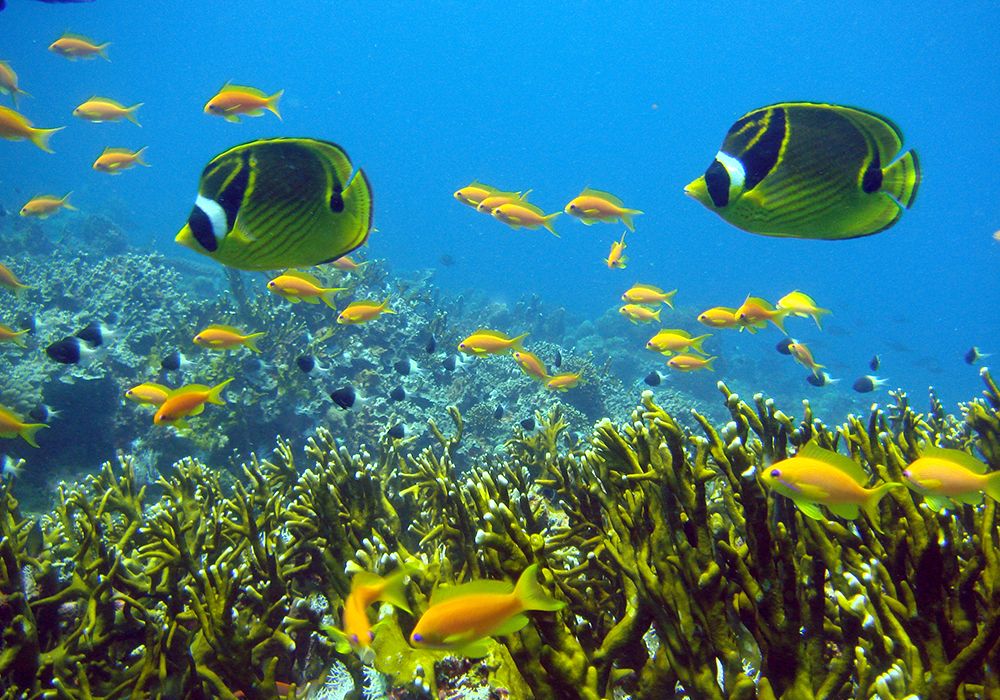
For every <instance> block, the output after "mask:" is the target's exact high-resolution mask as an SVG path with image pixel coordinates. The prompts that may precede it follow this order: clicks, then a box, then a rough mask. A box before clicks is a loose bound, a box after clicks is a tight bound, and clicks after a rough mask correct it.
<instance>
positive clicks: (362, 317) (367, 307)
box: [337, 297, 396, 326]
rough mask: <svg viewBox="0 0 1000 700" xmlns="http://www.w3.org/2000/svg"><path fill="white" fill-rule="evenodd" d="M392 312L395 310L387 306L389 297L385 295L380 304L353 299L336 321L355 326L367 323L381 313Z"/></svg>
mask: <svg viewBox="0 0 1000 700" xmlns="http://www.w3.org/2000/svg"><path fill="white" fill-rule="evenodd" d="M394 313H396V312H395V311H393V310H392V309H390V308H389V297H386V298H385V301H383V302H382V303H381V304H379V303H378V302H377V301H354V302H351V303H350V304H348V305H347V308H346V309H344V310H343V311H341V312H340V315H339V316H337V323H343V324H345V325H349V326H356V325H357V324H359V323H368V322H369V321H371V320H373V319H376V318H378V317H379V316H381V315H382V314H394Z"/></svg>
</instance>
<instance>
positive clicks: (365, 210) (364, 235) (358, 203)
mask: <svg viewBox="0 0 1000 700" xmlns="http://www.w3.org/2000/svg"><path fill="white" fill-rule="evenodd" d="M344 157H345V159H346V156H344ZM346 167H347V168H350V167H351V164H350V161H347V165H346ZM348 172H350V171H349V170H348ZM345 179H346V178H345ZM342 197H343V199H344V213H345V214H346V213H348V210H349V211H350V213H351V216H352V217H353V218H354V220H355V221H357V229H356V232H355V234H354V236H353V240H352V245H353V247H354V248H357V247H359V246H360V245H361V244H362V243H367V242H368V234H370V233H371V231H372V223H373V222H372V210H373V207H372V187H371V184H370V183H369V182H368V176H367V175H365V171H364V169H363V168H358V170H357V172H355V173H354V177H352V178H351V181H350V184H348V185H347V189H345V190H344V191H343V193H342ZM347 252H350V251H347ZM344 255H347V253H344ZM337 257H343V256H337Z"/></svg>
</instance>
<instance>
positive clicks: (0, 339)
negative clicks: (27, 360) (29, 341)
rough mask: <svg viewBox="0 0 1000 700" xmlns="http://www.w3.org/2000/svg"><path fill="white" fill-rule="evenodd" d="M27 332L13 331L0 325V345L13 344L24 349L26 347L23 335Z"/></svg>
mask: <svg viewBox="0 0 1000 700" xmlns="http://www.w3.org/2000/svg"><path fill="white" fill-rule="evenodd" d="M27 332H28V330H27V329H25V330H23V331H15V330H14V329H13V328H8V327H7V326H5V325H3V324H2V323H0V343H14V345H17V346H18V347H22V348H26V347H28V346H27V345H26V344H25V342H24V334H25V333H27Z"/></svg>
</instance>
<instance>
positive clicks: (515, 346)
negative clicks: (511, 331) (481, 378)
mask: <svg viewBox="0 0 1000 700" xmlns="http://www.w3.org/2000/svg"><path fill="white" fill-rule="evenodd" d="M527 336H528V334H527V333H522V334H521V335H519V336H517V337H516V338H511V337H510V336H508V335H506V334H504V333H500V332H499V331H490V330H486V329H485V328H480V329H479V330H478V331H476V332H475V333H473V334H472V335H470V336H469V337H468V338H466V339H465V340H463V341H462V342H461V343H459V344H458V350H459V352H464V353H465V354H466V355H475V356H477V357H484V356H486V355H506V354H507V353H509V352H512V351H514V350H517V351H518V352H521V351H522V350H524V348H522V347H521V341H522V340H523V339H524V338H526V337H527Z"/></svg>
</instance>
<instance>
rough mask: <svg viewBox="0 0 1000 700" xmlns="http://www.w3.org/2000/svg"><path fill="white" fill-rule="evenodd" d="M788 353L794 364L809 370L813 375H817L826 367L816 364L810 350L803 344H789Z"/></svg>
mask: <svg viewBox="0 0 1000 700" xmlns="http://www.w3.org/2000/svg"><path fill="white" fill-rule="evenodd" d="M788 352H789V353H791V355H792V357H794V358H795V360H796V362H798V363H799V364H800V365H803V366H804V367H808V368H809V369H811V370H812V371H813V374H816V373H818V372H819V371H820V370H821V369H823V368H824V367H826V365H820V364H816V360H815V358H813V354H812V350H810V349H809V347H808V346H806V344H805V343H789V344H788ZM817 376H818V375H817Z"/></svg>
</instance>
